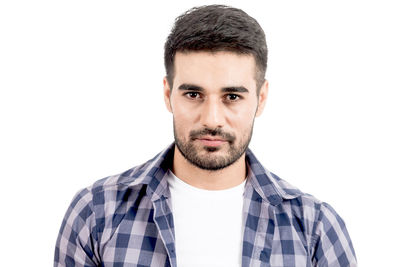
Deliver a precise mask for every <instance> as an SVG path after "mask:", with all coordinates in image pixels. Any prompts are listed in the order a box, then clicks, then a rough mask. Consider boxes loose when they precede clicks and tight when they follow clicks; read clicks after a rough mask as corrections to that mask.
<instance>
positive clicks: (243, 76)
mask: <svg viewBox="0 0 400 267" xmlns="http://www.w3.org/2000/svg"><path fill="white" fill-rule="evenodd" d="M258 35H259V36H258ZM266 51H267V50H266V45H265V37H264V33H263V31H262V29H261V28H260V26H259V25H258V23H257V22H256V21H255V20H254V19H253V18H251V17H249V16H248V15H247V14H246V13H244V12H243V11H241V10H238V9H234V8H227V7H224V6H206V7H200V8H195V9H192V10H190V11H188V12H186V13H185V14H184V15H182V16H180V17H179V18H178V19H177V21H176V24H175V26H174V27H173V30H172V33H171V34H170V36H169V37H168V40H167V43H166V44H165V64H166V69H167V77H165V78H164V99H165V103H166V106H167V108H168V110H169V111H170V112H172V113H173V117H174V136H175V144H176V146H177V148H178V150H179V152H180V153H181V154H182V155H183V157H184V158H186V159H187V160H188V161H189V162H190V163H192V164H193V165H195V166H197V167H199V168H201V169H205V170H219V169H223V168H225V167H227V166H229V165H231V164H233V163H234V162H236V161H237V160H238V159H239V158H240V157H241V156H243V154H244V152H245V150H246V149H247V147H248V145H249V143H250V140H251V136H252V130H253V124H254V118H255V117H256V116H258V115H260V114H261V113H262V111H263V108H264V105H265V101H266V97H267V92H268V83H267V81H266V80H265V79H264V74H265V68H266V60H267V59H266V53H267V52H266ZM261 73H262V76H261ZM261 77H262V78H261ZM176 153H178V152H176Z"/></svg>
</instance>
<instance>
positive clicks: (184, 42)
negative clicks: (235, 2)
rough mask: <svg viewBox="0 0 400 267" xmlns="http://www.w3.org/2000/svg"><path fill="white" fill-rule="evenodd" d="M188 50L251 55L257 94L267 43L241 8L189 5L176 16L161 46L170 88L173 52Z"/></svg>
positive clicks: (262, 72)
mask: <svg viewBox="0 0 400 267" xmlns="http://www.w3.org/2000/svg"><path fill="white" fill-rule="evenodd" d="M191 51H209V52H218V51H231V52H234V53H239V54H250V55H253V56H254V59H255V62H256V77H255V79H256V83H257V95H258V93H259V90H260V87H261V85H262V84H263V82H264V80H265V71H266V69H267V57H268V50H267V44H266V41H265V34H264V31H263V30H262V28H261V26H260V25H259V24H258V22H257V21H256V20H255V19H254V18H252V17H250V16H249V15H248V14H247V13H245V12H244V11H243V10H240V9H237V8H233V7H228V6H224V5H209V6H201V7H195V8H192V9H190V10H188V11H186V12H185V13H184V14H182V15H181V16H179V17H177V18H176V20H175V24H174V26H173V28H172V30H171V33H170V34H169V36H168V38H167V41H166V42H165V46H164V64H165V69H166V73H167V80H168V83H169V85H170V87H171V89H172V86H173V85H172V82H173V78H174V58H175V55H176V53H177V52H191Z"/></svg>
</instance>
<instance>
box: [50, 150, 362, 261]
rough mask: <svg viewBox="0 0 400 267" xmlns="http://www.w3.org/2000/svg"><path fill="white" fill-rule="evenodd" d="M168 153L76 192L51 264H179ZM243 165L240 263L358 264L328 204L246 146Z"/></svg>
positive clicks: (347, 237) (339, 220)
mask: <svg viewBox="0 0 400 267" xmlns="http://www.w3.org/2000/svg"><path fill="white" fill-rule="evenodd" d="M173 153H174V143H173V144H171V145H170V146H169V147H168V148H166V149H165V150H164V151H162V152H160V153H159V154H158V155H156V156H155V157H154V158H153V159H151V160H149V161H148V162H146V163H144V164H142V165H140V166H136V167H134V168H132V169H130V170H128V171H126V172H124V173H122V174H119V175H115V176H110V177H107V178H104V179H102V180H99V181H97V182H95V183H94V184H93V185H92V186H90V187H88V188H86V189H83V190H81V191H80V192H79V193H78V194H77V195H76V196H75V197H74V199H73V201H72V203H71V205H70V207H69V208H68V211H67V213H66V215H65V218H64V220H63V222H62V225H61V229H60V232H59V236H58V239H57V243H56V249H55V256H54V266H76V267H78V266H107V267H108V266H110V267H111V266H114V267H116V266H125V267H126V266H157V267H159V266H177V264H176V254H175V243H174V220H173V214H172V212H171V203H170V198H169V197H170V192H169V189H168V184H167V180H166V179H165V178H166V174H167V170H168V169H169V168H170V166H171V164H172V159H173ZM246 164H247V167H248V176H247V177H248V178H247V181H246V185H245V192H244V205H243V215H244V216H243V225H244V232H243V243H242V245H243V250H242V266H243V267H245V266H275V267H278V266H279V267H283V266H287V267H295V266H301V267H305V266H341V267H343V266H356V257H355V253H354V249H353V246H352V243H351V240H350V237H349V234H348V232H347V230H346V227H345V224H344V222H343V220H342V219H341V218H340V217H339V216H338V214H337V213H336V212H335V211H334V210H333V209H332V207H330V206H329V205H328V204H326V203H324V202H321V201H319V200H317V199H315V198H314V197H312V196H311V195H308V194H304V193H302V192H301V191H299V190H298V189H296V188H294V187H292V186H291V185H289V184H288V183H287V182H285V181H284V180H282V179H280V178H279V177H277V176H276V175H274V174H273V173H271V172H269V171H268V170H266V169H265V168H264V167H263V166H262V165H261V164H260V163H259V162H258V160H257V159H256V157H255V156H254V154H253V153H252V152H251V151H250V149H248V150H247V151H246ZM226 223H229V222H226ZM199 231H201V229H199ZM210 242H214V241H213V240H212V237H210Z"/></svg>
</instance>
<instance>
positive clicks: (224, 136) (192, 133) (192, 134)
mask: <svg viewBox="0 0 400 267" xmlns="http://www.w3.org/2000/svg"><path fill="white" fill-rule="evenodd" d="M203 135H211V136H218V137H220V138H222V139H224V140H226V141H229V142H233V141H235V140H236V136H235V135H233V134H230V133H227V132H224V131H222V130H221V128H216V129H210V128H204V129H201V130H193V131H190V133H189V137H190V139H191V140H195V139H197V138H199V137H200V136H203Z"/></svg>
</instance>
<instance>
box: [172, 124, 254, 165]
mask: <svg viewBox="0 0 400 267" xmlns="http://www.w3.org/2000/svg"><path fill="white" fill-rule="evenodd" d="M253 125H254V119H253V122H252V124H251V127H250V129H249V130H248V131H247V132H246V133H245V134H244V135H243V139H241V140H238V141H237V138H236V136H235V135H234V134H230V133H227V132H224V131H222V130H221V129H220V128H216V129H209V128H204V129H201V130H192V131H190V133H189V140H186V139H184V138H181V137H180V136H179V135H178V134H177V131H176V127H175V120H174V137H175V144H176V146H177V147H178V149H179V151H180V152H181V154H182V155H183V157H184V158H185V159H186V160H188V161H189V162H190V163H191V164H193V165H195V166H196V167H198V168H200V169H203V170H209V171H217V170H220V169H223V168H226V167H228V166H230V165H231V164H233V163H235V162H236V161H237V160H238V159H239V158H240V157H241V156H242V155H243V153H244V152H245V151H246V149H247V148H248V146H249V144H250V141H251V137H252V135H253ZM204 135H211V136H218V137H219V138H221V139H224V140H226V141H227V142H226V143H224V144H222V145H220V146H217V147H213V146H205V145H199V144H197V145H196V143H195V142H196V141H195V140H196V139H197V138H200V137H202V136H204ZM197 143H198V141H197ZM226 145H228V151H227V152H226V153H225V155H223V154H221V155H218V151H220V150H224V149H226V148H225V146H226Z"/></svg>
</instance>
